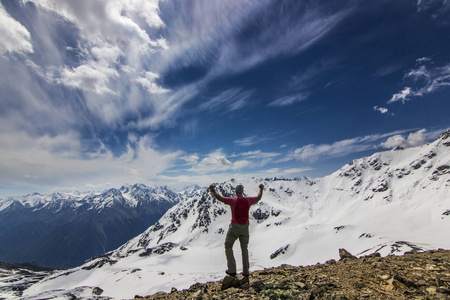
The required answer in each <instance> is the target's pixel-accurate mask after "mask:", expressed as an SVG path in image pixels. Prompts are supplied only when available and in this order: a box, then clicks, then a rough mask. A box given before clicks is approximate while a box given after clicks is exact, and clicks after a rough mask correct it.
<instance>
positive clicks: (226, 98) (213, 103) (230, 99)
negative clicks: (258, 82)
mask: <svg viewBox="0 0 450 300" xmlns="http://www.w3.org/2000/svg"><path fill="white" fill-rule="evenodd" d="M253 93H254V91H245V90H242V89H240V88H232V89H228V90H225V91H223V92H222V93H220V94H219V95H217V96H215V97H214V98H212V99H211V100H209V101H206V102H204V103H202V104H201V105H200V107H199V109H200V110H218V109H220V110H222V111H224V112H230V111H235V110H239V109H242V108H244V107H245V106H247V105H248V104H249V101H250V99H251V96H252V94H253Z"/></svg>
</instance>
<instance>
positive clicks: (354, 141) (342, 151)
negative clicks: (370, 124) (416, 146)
mask: <svg viewBox="0 0 450 300" xmlns="http://www.w3.org/2000/svg"><path fill="white" fill-rule="evenodd" d="M403 132H405V131H394V132H390V133H386V134H372V135H366V136H363V137H355V138H351V139H346V140H342V141H337V142H334V143H332V144H322V145H314V144H309V145H306V146H303V147H301V148H297V149H294V150H293V151H291V152H290V153H289V154H288V155H287V156H286V157H285V158H282V159H280V160H279V162H285V161H289V160H300V161H309V162H315V161H317V160H319V159H324V158H330V157H342V156H346V155H348V154H351V153H358V152H363V151H366V150H371V149H376V148H378V147H379V141H380V140H382V139H384V138H386V137H390V136H393V135H398V134H401V133H403Z"/></svg>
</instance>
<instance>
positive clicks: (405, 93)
mask: <svg viewBox="0 0 450 300" xmlns="http://www.w3.org/2000/svg"><path fill="white" fill-rule="evenodd" d="M410 95H411V88H410V87H405V88H404V89H403V90H402V91H401V92H399V93H397V94H394V95H393V96H392V97H391V99H390V100H389V101H388V102H387V103H388V104H391V103H393V102H397V101H402V102H403V103H405V101H406V100H409V99H408V97H409V96H410Z"/></svg>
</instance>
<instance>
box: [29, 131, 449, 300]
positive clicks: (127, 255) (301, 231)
mask: <svg viewBox="0 0 450 300" xmlns="http://www.w3.org/2000/svg"><path fill="white" fill-rule="evenodd" d="M444 142H447V144H448V139H446V140H444V139H438V140H436V141H435V142H434V143H432V144H429V145H425V146H422V147H417V148H410V149H406V150H402V151H386V152H381V153H376V154H374V155H372V156H370V157H365V158H361V159H357V160H354V161H353V162H352V163H351V164H348V165H346V166H344V167H342V168H341V169H340V170H338V171H336V172H335V173H333V174H330V175H329V176H326V177H324V178H319V179H314V180H311V179H307V178H301V179H298V180H273V179H272V180H271V179H267V180H263V179H251V180H248V181H243V182H235V181H230V182H225V183H222V184H220V185H219V186H218V189H217V190H218V191H220V192H226V193H229V194H232V193H233V187H234V186H236V185H237V184H243V185H244V187H245V193H246V194H247V195H249V196H251V195H256V193H257V192H258V185H259V184H261V183H262V184H264V185H265V192H264V195H263V198H262V200H261V202H260V203H258V204H257V205H255V206H253V207H252V210H251V212H250V214H251V221H250V222H251V224H250V245H249V251H250V266H251V267H250V270H258V269H263V268H267V267H274V266H279V265H281V264H291V265H313V264H316V263H318V262H319V263H323V262H325V261H327V260H329V259H338V258H339V254H338V249H339V248H345V249H347V250H348V251H350V252H351V253H352V254H354V255H358V256H359V255H368V254H371V253H374V252H379V253H381V254H382V255H390V254H402V253H405V252H407V251H410V250H413V249H415V250H421V251H422V250H429V249H437V248H447V249H449V248H450V240H449V239H448V238H446V236H443V235H445V234H446V232H445V230H443V229H445V228H449V225H450V216H447V215H446V214H444V213H445V212H446V211H448V210H449V209H450V192H449V190H450V189H449V186H450V172H447V171H445V170H447V169H445V168H440V169H439V167H440V166H449V165H450V147H449V146H447V145H445V144H444ZM439 170H441V171H439ZM442 170H444V171H442ZM258 209H259V214H255V216H257V217H258V219H255V217H254V215H253V214H254V213H255V212H256V211H257V210H258ZM230 219H231V216H230V210H229V208H228V207H227V206H226V205H223V204H221V203H219V202H218V201H216V200H213V197H212V196H211V194H210V193H208V192H205V193H203V194H202V195H197V196H193V197H191V198H186V199H184V200H183V201H181V202H180V203H178V204H177V205H175V206H174V207H172V208H171V209H170V210H169V211H167V213H166V214H165V215H164V216H163V217H162V218H161V219H160V221H159V222H157V223H156V224H155V225H153V226H151V227H150V228H149V229H148V230H146V231H145V232H144V233H142V234H141V235H140V236H137V237H135V238H134V239H132V240H130V241H129V242H127V243H126V244H124V245H123V246H122V247H120V248H118V249H117V250H115V251H112V252H111V253H108V254H107V255H105V257H104V258H99V259H97V260H93V261H88V262H86V263H85V264H84V265H83V266H80V267H78V268H75V269H72V270H70V271H62V272H64V273H68V272H70V274H67V275H65V276H61V274H59V275H58V274H54V275H52V276H49V277H47V278H46V279H45V280H43V281H41V282H39V283H38V284H35V285H33V286H31V287H30V288H29V289H28V290H26V291H25V295H26V296H32V295H37V294H39V293H42V292H44V291H51V290H54V289H74V288H76V287H80V286H91V287H97V286H98V287H100V288H101V289H103V290H104V292H103V294H102V296H110V297H113V298H116V299H124V298H125V299H126V298H128V299H129V298H133V297H134V296H135V295H137V294H139V295H147V294H153V293H156V292H158V291H166V292H169V291H170V289H171V288H172V287H176V288H177V289H184V288H187V287H189V286H190V285H192V284H194V283H196V282H207V281H212V280H218V279H220V278H222V277H223V276H224V270H225V268H226V261H225V255H224V249H223V248H224V247H223V242H224V240H225V234H226V230H227V227H228V224H229V221H230ZM166 243H174V244H176V245H175V247H173V248H172V249H171V250H168V251H166V252H164V253H162V254H159V253H158V252H155V251H154V250H155V249H159V250H161V249H165V248H164V245H166V246H167V245H169V244H166ZM170 245H172V246H173V244H170ZM158 247H159V248H158ZM166 248H167V247H166ZM168 248H170V247H168ZM168 248H167V249H168ZM149 249H150V250H151V251H153V252H152V253H151V254H149V255H144V254H145V253H147V254H148V253H149V252H151V251H150V250H149ZM167 249H166V250H167ZM280 249H285V250H284V251H278V250H280ZM159 250H158V251H159ZM234 250H235V257H236V260H237V265H238V267H239V266H242V264H241V261H240V249H239V243H236V244H235V248H234ZM160 252H162V251H160ZM277 252H280V254H278V255H277V256H276V255H275V254H276V253H277ZM101 259H105V261H108V262H106V263H104V264H103V265H102V266H101V267H94V268H90V270H85V269H83V268H86V267H89V266H92V265H93V264H94V263H95V262H96V261H100V260H101ZM114 261H116V262H115V263H114ZM109 262H111V263H109Z"/></svg>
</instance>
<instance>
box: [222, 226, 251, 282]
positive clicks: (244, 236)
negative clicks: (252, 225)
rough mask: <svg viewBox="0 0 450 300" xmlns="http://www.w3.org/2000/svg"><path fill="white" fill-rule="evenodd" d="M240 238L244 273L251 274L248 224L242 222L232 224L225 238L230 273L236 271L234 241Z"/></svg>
mask: <svg viewBox="0 0 450 300" xmlns="http://www.w3.org/2000/svg"><path fill="white" fill-rule="evenodd" d="M237 239H239V242H240V244H241V252H242V264H243V268H242V273H243V274H244V275H248V274H249V261H248V241H249V239H250V236H249V233H248V226H247V225H242V224H231V225H230V227H229V228H228V232H227V237H226V238H225V255H226V257H227V264H228V270H227V271H228V273H230V274H232V273H236V260H235V259H234V255H233V245H234V242H235V241H236V240H237Z"/></svg>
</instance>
